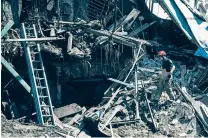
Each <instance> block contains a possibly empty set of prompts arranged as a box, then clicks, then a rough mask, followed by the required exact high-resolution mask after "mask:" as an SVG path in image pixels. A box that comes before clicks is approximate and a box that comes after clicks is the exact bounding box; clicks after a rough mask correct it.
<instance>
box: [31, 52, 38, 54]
mask: <svg viewBox="0 0 208 138" xmlns="http://www.w3.org/2000/svg"><path fill="white" fill-rule="evenodd" d="M30 53H31V54H38V53H39V52H30Z"/></svg>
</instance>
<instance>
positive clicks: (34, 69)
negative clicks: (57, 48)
mask: <svg viewBox="0 0 208 138" xmlns="http://www.w3.org/2000/svg"><path fill="white" fill-rule="evenodd" d="M42 70H43V69H34V71H42Z"/></svg>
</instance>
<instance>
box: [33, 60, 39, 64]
mask: <svg viewBox="0 0 208 138" xmlns="http://www.w3.org/2000/svg"><path fill="white" fill-rule="evenodd" d="M32 62H39V63H40V60H32Z"/></svg>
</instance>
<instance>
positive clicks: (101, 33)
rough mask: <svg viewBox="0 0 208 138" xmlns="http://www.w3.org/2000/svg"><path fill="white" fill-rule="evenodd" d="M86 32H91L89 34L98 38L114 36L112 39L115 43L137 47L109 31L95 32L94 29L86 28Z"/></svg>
mask: <svg viewBox="0 0 208 138" xmlns="http://www.w3.org/2000/svg"><path fill="white" fill-rule="evenodd" d="M84 30H85V31H86V32H89V33H92V34H95V35H98V36H101V35H102V36H108V37H110V36H112V39H113V41H115V42H117V43H120V44H124V45H126V46H130V47H135V46H136V44H134V43H132V42H129V41H128V40H126V39H125V38H122V37H120V36H118V35H115V34H112V33H110V32H108V31H107V30H94V29H90V28H84Z"/></svg>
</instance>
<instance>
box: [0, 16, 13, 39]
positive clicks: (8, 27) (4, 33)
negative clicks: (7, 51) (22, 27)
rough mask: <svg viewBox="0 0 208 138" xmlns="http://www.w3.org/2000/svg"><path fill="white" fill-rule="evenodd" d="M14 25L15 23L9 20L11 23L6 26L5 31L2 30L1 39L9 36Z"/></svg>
mask: <svg viewBox="0 0 208 138" xmlns="http://www.w3.org/2000/svg"><path fill="white" fill-rule="evenodd" d="M13 25H14V22H13V21H12V20H9V22H8V23H7V24H6V25H5V26H4V29H3V30H1V38H2V37H3V36H4V35H6V34H7V32H8V31H9V29H10V28H11V27H12V26H13Z"/></svg>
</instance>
